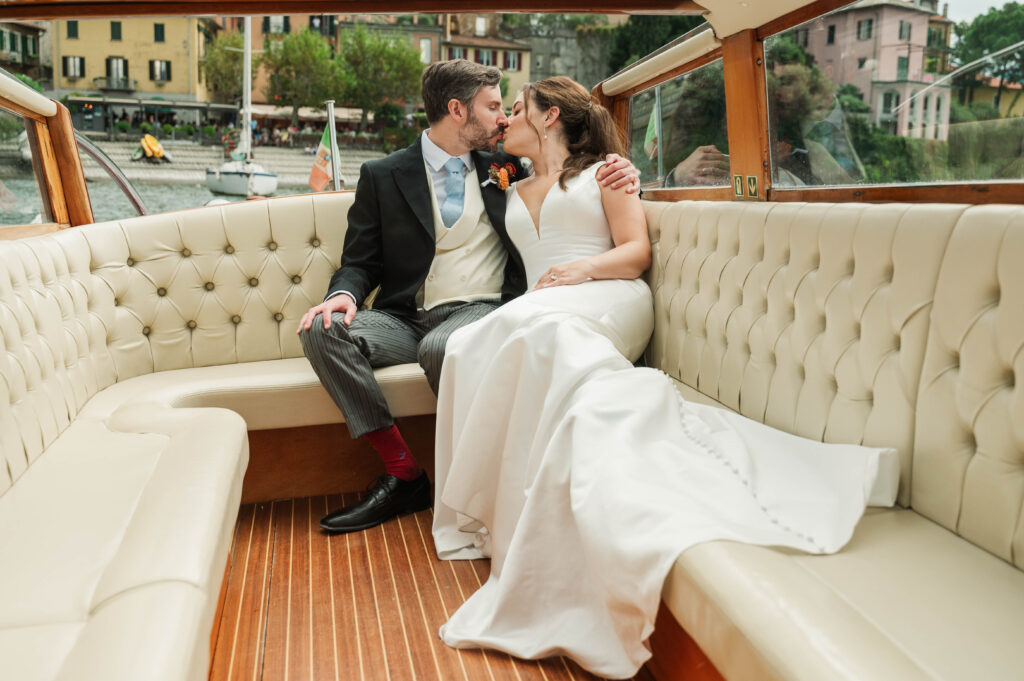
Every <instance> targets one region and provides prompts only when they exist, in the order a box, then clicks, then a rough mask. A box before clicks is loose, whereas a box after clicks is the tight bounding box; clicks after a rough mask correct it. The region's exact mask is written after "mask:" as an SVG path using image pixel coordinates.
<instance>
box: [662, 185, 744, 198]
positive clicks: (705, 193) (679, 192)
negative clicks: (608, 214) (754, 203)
mask: <svg viewBox="0 0 1024 681" xmlns="http://www.w3.org/2000/svg"><path fill="white" fill-rule="evenodd" d="M732 198H733V193H732V187H677V188H673V189H645V190H644V200H649V201H730V200H732Z"/></svg>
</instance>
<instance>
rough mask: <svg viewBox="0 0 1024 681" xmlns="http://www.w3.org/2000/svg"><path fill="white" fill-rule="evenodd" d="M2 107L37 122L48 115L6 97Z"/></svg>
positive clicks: (1, 103) (1, 102)
mask: <svg viewBox="0 0 1024 681" xmlns="http://www.w3.org/2000/svg"><path fill="white" fill-rule="evenodd" d="M0 11H2V10H0ZM0 109H6V110H7V111H9V112H10V113H12V114H14V115H16V116H22V117H23V118H31V119H32V120H34V121H36V122H37V123H45V122H46V116H44V115H42V114H37V113H36V112H35V111H32V109H26V108H25V107H23V106H22V105H20V104H16V103H14V102H12V101H11V100H9V99H7V98H6V97H0Z"/></svg>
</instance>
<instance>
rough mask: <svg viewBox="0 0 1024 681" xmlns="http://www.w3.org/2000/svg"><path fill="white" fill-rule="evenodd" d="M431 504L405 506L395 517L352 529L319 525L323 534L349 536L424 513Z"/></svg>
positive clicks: (355, 526)
mask: <svg viewBox="0 0 1024 681" xmlns="http://www.w3.org/2000/svg"><path fill="white" fill-rule="evenodd" d="M431 504H432V502H430V501H428V502H427V504H426V505H412V506H406V507H405V508H403V509H402V510H400V511H398V512H397V513H395V515H393V516H391V517H390V518H384V519H383V520H378V521H376V522H373V523H363V524H362V525H354V526H352V527H345V528H341V529H338V528H335V527H328V526H327V525H324V524H323V523H320V529H321V530H324V531H325V532H328V533H330V534H350V533H352V532H362V531H363V530H368V529H370V528H371V527H377V526H378V525H383V524H384V523H386V522H387V521H389V520H392V519H394V518H397V517H398V516H401V515H408V514H410V513H419V512H420V511H425V510H427V509H428V508H430V506H431Z"/></svg>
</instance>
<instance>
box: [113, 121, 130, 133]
mask: <svg viewBox="0 0 1024 681" xmlns="http://www.w3.org/2000/svg"><path fill="white" fill-rule="evenodd" d="M114 127H115V128H117V129H118V131H120V132H128V131H129V130H131V128H132V124H131V123H129V122H128V121H114Z"/></svg>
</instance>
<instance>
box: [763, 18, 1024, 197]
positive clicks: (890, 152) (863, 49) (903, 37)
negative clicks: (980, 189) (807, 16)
mask: <svg viewBox="0 0 1024 681" xmlns="http://www.w3.org/2000/svg"><path fill="white" fill-rule="evenodd" d="M936 4H937V3H932V2H929V1H928V0H921V2H918V3H915V4H910V3H898V4H897V3H886V4H873V5H872V6H871V7H870V8H868V7H860V6H859V3H857V4H854V5H850V6H848V7H845V8H842V9H839V10H836V11H835V12H832V13H831V14H828V15H825V16H824V17H819V18H817V19H814V20H812V21H810V22H808V23H806V24H804V25H802V26H799V27H796V28H795V29H793V30H791V31H787V32H785V33H782V34H779V35H776V36H772V37H771V38H769V39H768V40H766V41H765V63H766V69H765V73H766V78H767V89H768V115H769V128H770V130H771V137H772V140H771V158H772V179H773V184H774V185H775V186H777V187H786V186H799V185H845V184H866V183H870V184H892V183H910V182H942V181H956V182H962V181H967V180H1012V179H1024V119H1022V118H1021V116H1022V114H1024V96H1022V94H1021V93H1022V92H1024V87H1022V85H1021V83H1020V81H1021V78H1020V75H1019V74H1020V71H1019V68H1020V64H1021V63H1024V34H1022V29H1021V28H1020V27H1021V26H1024V9H1020V8H1017V7H1016V6H1015V5H1013V4H1012V3H1011V4H1008V5H1006V6H1005V7H1003V8H1002V9H998V8H992V9H989V10H987V11H986V12H985V13H979V11H978V10H977V9H970V8H962V9H959V11H960V13H961V15H962V16H950V17H945V16H943V15H941V14H939V13H938V12H939V10H938V9H937V8H936V7H934V6H933V5H936ZM1014 13H1020V14H1021V15H1022V19H1021V21H1017V20H1016V19H1015V17H1014V16H1010V15H1012V14H1014ZM957 22H963V23H957ZM1015 69H1016V70H1015Z"/></svg>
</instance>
